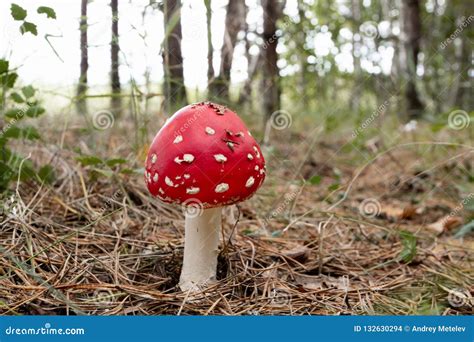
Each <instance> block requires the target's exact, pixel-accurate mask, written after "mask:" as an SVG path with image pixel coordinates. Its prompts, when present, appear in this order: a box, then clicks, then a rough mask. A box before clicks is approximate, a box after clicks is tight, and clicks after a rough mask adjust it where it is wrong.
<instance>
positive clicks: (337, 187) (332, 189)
mask: <svg viewBox="0 0 474 342" xmlns="http://www.w3.org/2000/svg"><path fill="white" fill-rule="evenodd" d="M337 189H339V183H334V184H331V185H330V186H328V190H329V191H334V190H337Z"/></svg>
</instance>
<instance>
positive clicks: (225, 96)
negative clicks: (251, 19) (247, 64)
mask: <svg viewBox="0 0 474 342" xmlns="http://www.w3.org/2000/svg"><path fill="white" fill-rule="evenodd" d="M244 23H245V1H244V0H229V3H228V5H227V13H226V17H225V31H224V43H223V45H222V50H221V66H220V73H219V77H217V79H216V81H215V87H213V89H214V90H215V91H214V95H215V96H216V97H217V98H219V99H220V100H222V101H224V102H229V88H230V72H231V69H232V61H233V56H234V48H235V45H236V43H237V34H238V33H239V31H240V30H242V29H243V28H244Z"/></svg>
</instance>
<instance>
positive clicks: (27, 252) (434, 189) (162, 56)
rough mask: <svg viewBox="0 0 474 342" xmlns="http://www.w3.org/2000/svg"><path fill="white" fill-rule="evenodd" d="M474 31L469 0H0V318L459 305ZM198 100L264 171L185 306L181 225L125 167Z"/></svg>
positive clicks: (471, 202)
mask: <svg viewBox="0 0 474 342" xmlns="http://www.w3.org/2000/svg"><path fill="white" fill-rule="evenodd" d="M473 22H474V3H473V2H472V1H469V0H380V1H373V0H335V1H323V0H301V1H296V0H286V1H278V0H229V1H225V0H203V1H191V0H183V1H180V0H163V1H158V0H137V1H131V0H110V1H109V0H71V1H59V0H42V1H28V0H17V1H2V2H1V4H0V29H2V30H3V31H2V32H1V33H2V35H1V36H0V129H1V130H0V146H1V148H2V150H1V155H0V193H1V196H0V204H1V205H0V225H1V228H0V312H1V313H3V314H83V313H87V314H219V315H221V314H222V315H234V314H252V315H258V314H295V315H299V314H395V315H398V314H466V313H472V312H473V299H472V293H473V292H474V287H473V284H474V273H473V272H474V267H473V266H474V263H473V261H474V260H473V255H474V253H473V249H474V239H473V234H472V232H473V230H474V162H473V161H474V159H473V153H474V147H473V139H474V125H473V124H472V119H473V117H474V113H473V104H474V96H473V91H472V85H473V79H474V66H473V60H474V59H473V57H474V55H473V49H472V48H473V44H472V43H473V41H474V30H473V25H474V23H473ZM206 100H211V101H215V102H217V103H220V104H224V105H226V106H228V107H230V108H231V109H233V110H235V111H236V112H237V113H239V115H240V116H241V117H242V118H243V120H244V121H245V122H246V123H247V124H248V126H249V127H251V130H252V132H253V133H254V136H255V137H256V138H257V139H258V140H259V141H260V142H261V144H262V146H263V150H264V154H265V158H266V160H267V163H268V177H267V179H266V182H265V184H264V186H263V187H262V189H261V190H260V191H259V192H258V194H257V195H256V196H255V197H253V198H252V199H251V200H250V201H248V202H245V203H243V204H242V205H241V206H239V207H235V206H233V207H231V208H228V209H226V215H225V219H224V221H225V222H224V232H223V234H224V236H226V239H228V244H224V246H225V247H222V250H221V251H220V256H219V272H218V273H219V282H218V284H216V285H215V286H213V287H212V288H210V289H209V290H208V291H204V292H203V294H202V298H201V300H200V301H187V297H186V294H183V293H181V292H180V291H179V288H178V287H177V286H176V285H177V281H178V277H179V269H180V267H181V265H180V264H179V263H180V262H181V259H182V256H181V254H182V247H183V222H182V217H183V216H182V211H181V209H180V208H179V207H176V206H170V205H165V204H163V203H160V202H159V201H158V200H157V199H154V198H151V196H150V195H148V193H147V191H146V187H145V184H144V181H143V163H144V160H145V156H146V152H147V149H148V146H149V144H150V143H151V141H152V138H153V136H154V135H155V134H156V132H157V131H158V130H159V128H160V127H161V126H162V125H163V124H164V122H165V121H166V119H167V118H169V117H170V116H171V115H172V114H173V113H174V112H175V111H176V110H177V109H179V108H180V107H182V106H184V105H186V104H189V103H193V102H199V101H206Z"/></svg>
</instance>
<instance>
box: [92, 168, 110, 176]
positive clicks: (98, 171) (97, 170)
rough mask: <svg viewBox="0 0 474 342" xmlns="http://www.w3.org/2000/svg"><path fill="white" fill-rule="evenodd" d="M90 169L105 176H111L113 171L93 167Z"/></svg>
mask: <svg viewBox="0 0 474 342" xmlns="http://www.w3.org/2000/svg"><path fill="white" fill-rule="evenodd" d="M92 171H93V172H95V173H97V174H99V175H102V176H105V177H107V178H111V177H112V176H113V175H114V173H113V172H112V171H110V170H103V169H93V170H92Z"/></svg>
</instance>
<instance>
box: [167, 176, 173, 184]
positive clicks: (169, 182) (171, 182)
mask: <svg viewBox="0 0 474 342" xmlns="http://www.w3.org/2000/svg"><path fill="white" fill-rule="evenodd" d="M165 183H166V185H168V186H173V185H174V183H173V181H172V180H171V179H169V178H168V176H166V177H165Z"/></svg>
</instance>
